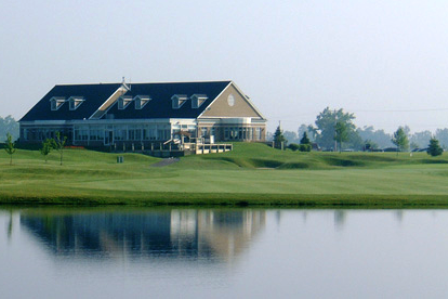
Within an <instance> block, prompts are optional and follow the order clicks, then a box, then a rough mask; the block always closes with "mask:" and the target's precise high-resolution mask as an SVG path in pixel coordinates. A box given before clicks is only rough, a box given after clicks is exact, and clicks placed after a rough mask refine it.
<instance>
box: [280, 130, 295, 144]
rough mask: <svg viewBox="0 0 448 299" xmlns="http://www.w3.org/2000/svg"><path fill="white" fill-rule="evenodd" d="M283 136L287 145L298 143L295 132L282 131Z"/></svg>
mask: <svg viewBox="0 0 448 299" xmlns="http://www.w3.org/2000/svg"><path fill="white" fill-rule="evenodd" d="M282 134H283V136H284V137H285V139H286V140H288V143H297V142H299V137H298V136H297V133H296V132H293V131H283V132H282Z"/></svg>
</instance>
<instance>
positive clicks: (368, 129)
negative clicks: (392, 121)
mask: <svg viewBox="0 0 448 299" xmlns="http://www.w3.org/2000/svg"><path fill="white" fill-rule="evenodd" d="M356 132H357V133H358V135H359V136H360V137H361V140H369V141H371V142H374V143H376V144H377V145H378V147H379V148H386V147H391V146H393V144H392V142H391V139H392V135H390V134H387V133H386V132H384V130H375V129H374V128H373V127H372V126H365V127H363V128H362V129H361V128H358V129H356Z"/></svg>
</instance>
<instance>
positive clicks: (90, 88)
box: [21, 81, 231, 121]
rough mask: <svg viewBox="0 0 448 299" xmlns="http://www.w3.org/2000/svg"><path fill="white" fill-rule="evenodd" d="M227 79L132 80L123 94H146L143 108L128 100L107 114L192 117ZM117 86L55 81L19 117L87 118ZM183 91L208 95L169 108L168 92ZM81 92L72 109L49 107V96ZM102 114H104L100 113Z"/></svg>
mask: <svg viewBox="0 0 448 299" xmlns="http://www.w3.org/2000/svg"><path fill="white" fill-rule="evenodd" d="M230 82H231V81H212V82H179V83H133V84H132V85H131V90H129V91H127V92H126V93H125V95H129V96H132V97H135V96H137V95H141V96H149V97H150V98H151V101H150V102H148V103H147V104H146V105H145V106H144V107H143V109H141V110H136V109H135V108H134V107H135V105H134V103H131V104H130V105H129V106H127V107H126V108H125V109H124V110H119V109H118V105H117V104H115V105H113V106H112V107H111V108H110V109H109V111H108V113H107V114H114V118H115V119H141V118H196V117H198V116H199V115H200V114H201V113H202V112H203V111H204V109H205V108H206V107H207V106H208V105H209V104H210V103H211V102H212V101H213V100H214V99H215V98H216V97H217V96H218V95H219V94H220V93H221V92H222V91H223V90H224V89H225V88H226V87H227V86H228V85H229V83H230ZM120 86H121V83H109V84H83V85H56V86H55V87H53V89H52V90H50V92H48V93H47V94H46V95H45V96H44V97H43V98H42V99H41V100H40V101H39V102H38V103H37V104H36V105H35V106H34V107H33V108H32V109H31V110H30V111H29V112H28V113H27V114H26V115H25V116H24V117H23V118H22V119H21V121H34V120H82V119H84V118H86V119H88V118H89V117H90V116H92V114H93V113H94V112H95V111H96V110H97V109H98V108H99V107H100V106H101V105H102V104H103V103H104V102H105V101H106V100H107V99H108V98H109V97H110V96H111V95H112V94H113V93H114V92H115V91H116V90H117V89H118V88H119V87H120ZM175 94H185V95H187V96H188V97H190V96H192V95H193V94H201V95H207V97H208V99H207V100H206V101H205V102H204V103H203V104H202V105H201V106H200V107H199V109H194V108H192V107H191V103H190V100H188V101H187V102H186V103H185V104H184V105H182V106H181V107H180V108H179V109H173V108H172V100H171V98H172V96H173V95H175ZM71 96H81V97H83V98H84V100H85V101H84V102H83V103H82V104H81V105H80V106H79V107H78V108H77V109H76V110H74V111H70V110H69V104H68V103H65V104H64V105H63V106H62V107H61V108H60V109H58V110H57V111H52V110H51V102H50V100H51V99H52V98H53V97H65V99H66V100H67V99H69V98H70V97H71ZM104 117H105V116H104Z"/></svg>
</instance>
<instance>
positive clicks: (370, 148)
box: [364, 140, 378, 152]
mask: <svg viewBox="0 0 448 299" xmlns="http://www.w3.org/2000/svg"><path fill="white" fill-rule="evenodd" d="M364 149H365V150H366V151H368V152H370V151H373V150H376V149H378V144H376V143H375V142H373V141H372V140H366V141H364Z"/></svg>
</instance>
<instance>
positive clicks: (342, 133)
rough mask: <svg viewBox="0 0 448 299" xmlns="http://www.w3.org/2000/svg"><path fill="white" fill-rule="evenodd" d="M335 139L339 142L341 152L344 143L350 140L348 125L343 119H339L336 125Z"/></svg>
mask: <svg viewBox="0 0 448 299" xmlns="http://www.w3.org/2000/svg"><path fill="white" fill-rule="evenodd" d="M334 131H335V133H336V134H335V136H334V140H336V141H337V142H338V143H339V153H341V152H342V143H343V142H346V141H348V136H349V135H348V126H347V124H346V123H345V122H343V121H338V122H337V123H336V125H335V127H334Z"/></svg>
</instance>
